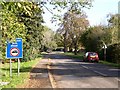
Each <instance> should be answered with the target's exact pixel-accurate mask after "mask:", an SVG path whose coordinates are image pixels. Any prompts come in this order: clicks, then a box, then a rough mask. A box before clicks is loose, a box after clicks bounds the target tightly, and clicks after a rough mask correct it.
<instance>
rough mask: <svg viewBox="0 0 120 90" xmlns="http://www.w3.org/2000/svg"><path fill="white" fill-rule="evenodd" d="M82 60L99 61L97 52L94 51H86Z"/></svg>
mask: <svg viewBox="0 0 120 90" xmlns="http://www.w3.org/2000/svg"><path fill="white" fill-rule="evenodd" d="M84 61H90V62H93V61H94V62H99V57H98V54H97V53H96V52H87V53H86V54H85V55H84Z"/></svg>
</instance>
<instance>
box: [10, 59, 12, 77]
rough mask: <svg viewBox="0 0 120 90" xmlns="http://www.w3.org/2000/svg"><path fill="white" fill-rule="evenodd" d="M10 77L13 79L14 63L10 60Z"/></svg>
mask: <svg viewBox="0 0 120 90" xmlns="http://www.w3.org/2000/svg"><path fill="white" fill-rule="evenodd" d="M10 77H12V61H11V59H10Z"/></svg>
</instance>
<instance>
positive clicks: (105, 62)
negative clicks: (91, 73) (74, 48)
mask: <svg viewBox="0 0 120 90" xmlns="http://www.w3.org/2000/svg"><path fill="white" fill-rule="evenodd" d="M100 63H102V64H105V65H109V66H112V67H116V68H120V64H116V63H111V62H107V61H103V60H100Z"/></svg>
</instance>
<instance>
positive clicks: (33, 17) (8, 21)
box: [0, 2, 43, 60]
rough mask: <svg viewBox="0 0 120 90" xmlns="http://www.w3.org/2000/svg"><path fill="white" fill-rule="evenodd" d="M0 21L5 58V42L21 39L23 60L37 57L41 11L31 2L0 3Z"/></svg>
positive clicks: (40, 29)
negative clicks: (0, 23)
mask: <svg viewBox="0 0 120 90" xmlns="http://www.w3.org/2000/svg"><path fill="white" fill-rule="evenodd" d="M1 6H2V9H1V13H0V14H1V16H2V17H0V18H1V19H2V26H1V29H2V53H3V57H4V58H5V48H6V43H5V42H6V41H7V40H9V41H10V42H13V41H15V38H18V37H20V38H23V49H24V52H25V53H24V54H23V56H24V58H23V60H31V59H34V58H35V57H37V55H38V54H39V49H40V48H41V45H40V43H41V42H40V41H41V31H42V28H43V26H42V25H41V23H42V22H43V18H42V15H41V14H42V10H41V8H40V7H39V5H38V4H37V3H33V2H1Z"/></svg>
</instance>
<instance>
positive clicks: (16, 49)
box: [6, 38, 23, 59]
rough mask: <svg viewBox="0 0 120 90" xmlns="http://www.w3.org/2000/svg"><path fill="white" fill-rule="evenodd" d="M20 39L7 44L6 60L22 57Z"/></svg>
mask: <svg viewBox="0 0 120 90" xmlns="http://www.w3.org/2000/svg"><path fill="white" fill-rule="evenodd" d="M22 47H23V44H22V38H16V42H15V43H10V42H8V43H7V48H6V58H10V59H12V58H22V57H23V48H22Z"/></svg>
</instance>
